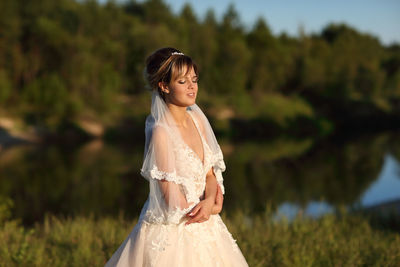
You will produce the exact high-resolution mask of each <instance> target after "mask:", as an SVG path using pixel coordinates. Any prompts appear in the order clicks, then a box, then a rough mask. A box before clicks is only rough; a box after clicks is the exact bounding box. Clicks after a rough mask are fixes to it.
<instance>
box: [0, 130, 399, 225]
mask: <svg viewBox="0 0 400 267" xmlns="http://www.w3.org/2000/svg"><path fill="white" fill-rule="evenodd" d="M398 136H399V134H393V133H392V134H381V135H376V136H366V137H362V138H357V139H352V140H350V141H343V140H342V139H332V140H325V141H323V142H317V141H315V140H312V139H303V140H293V139H290V138H279V139H275V140H271V141H268V142H264V143H254V142H246V143H236V144H232V143H224V142H222V143H221V147H222V149H223V151H224V153H225V160H226V164H227V171H226V173H225V176H224V177H225V186H226V189H227V194H226V195H225V206H224V208H225V211H227V212H230V211H233V210H236V209H241V210H245V211H247V212H248V213H250V214H253V213H257V212H263V211H264V210H265V208H266V207H267V206H268V207H269V208H270V209H272V211H273V212H275V213H276V216H280V215H281V214H284V215H285V216H287V217H289V218H290V217H293V216H294V215H295V214H297V213H298V212H299V211H301V212H302V213H304V214H307V215H310V216H318V215H320V214H322V213H325V212H332V211H333V210H334V209H335V207H337V206H341V205H352V204H354V203H360V204H361V205H365V206H368V205H374V204H377V203H378V202H380V201H386V200H389V199H396V198H397V199H400V179H399V173H400V171H399V169H400V167H399V162H398V160H399V158H400V142H399V141H397V140H400V139H399V138H396V137H398ZM142 156H143V144H142V143H141V142H139V143H137V144H130V145H129V146H128V145H127V146H120V145H110V144H105V143H103V142H102V141H101V140H98V141H94V142H90V143H88V144H86V145H84V146H79V147H71V146H67V145H66V146H62V145H61V146H45V147H36V146H16V147H12V148H9V149H7V150H5V151H3V152H1V153H0V195H1V196H5V197H10V198H12V199H13V200H14V202H15V209H14V216H15V217H18V218H22V219H23V221H24V222H25V223H27V224H29V223H33V222H35V221H38V220H41V219H42V218H43V216H44V214H45V213H47V212H50V213H55V214H58V215H60V214H61V215H73V214H93V215H94V216H104V215H109V216H117V215H118V214H119V213H120V212H123V213H125V214H126V215H127V216H128V217H135V216H137V215H138V214H139V212H140V209H141V207H142V205H143V203H144V201H145V200H146V197H147V194H148V185H147V182H146V181H145V180H144V179H143V178H142V177H141V176H140V173H139V172H140V167H141V163H142Z"/></svg>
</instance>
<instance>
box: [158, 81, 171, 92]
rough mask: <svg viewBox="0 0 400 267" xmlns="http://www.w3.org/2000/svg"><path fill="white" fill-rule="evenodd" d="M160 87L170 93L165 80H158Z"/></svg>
mask: <svg viewBox="0 0 400 267" xmlns="http://www.w3.org/2000/svg"><path fill="white" fill-rule="evenodd" d="M158 87H160V88H161V91H163V92H164V93H166V94H169V89H168V86H167V85H166V84H165V83H164V82H158Z"/></svg>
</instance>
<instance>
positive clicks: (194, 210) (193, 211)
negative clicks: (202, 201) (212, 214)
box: [187, 205, 201, 216]
mask: <svg viewBox="0 0 400 267" xmlns="http://www.w3.org/2000/svg"><path fill="white" fill-rule="evenodd" d="M200 208H201V205H196V206H195V207H194V208H193V209H192V210H191V211H190V212H189V213H188V214H187V215H188V216H194V215H196V213H197V212H198V211H199V210H200Z"/></svg>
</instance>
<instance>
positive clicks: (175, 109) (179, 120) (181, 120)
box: [167, 103, 188, 127]
mask: <svg viewBox="0 0 400 267" xmlns="http://www.w3.org/2000/svg"><path fill="white" fill-rule="evenodd" d="M167 107H168V109H169V111H170V112H171V114H172V117H173V118H174V120H175V122H176V124H177V126H178V127H187V118H188V117H187V113H186V107H180V106H177V105H174V104H171V103H167Z"/></svg>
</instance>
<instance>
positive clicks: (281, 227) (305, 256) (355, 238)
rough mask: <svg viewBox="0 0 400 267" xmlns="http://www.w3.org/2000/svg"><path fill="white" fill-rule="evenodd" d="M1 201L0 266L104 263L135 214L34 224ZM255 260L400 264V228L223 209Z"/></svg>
mask: <svg viewBox="0 0 400 267" xmlns="http://www.w3.org/2000/svg"><path fill="white" fill-rule="evenodd" d="M6 204H7V202H5V204H4V202H3V203H2V204H1V203H0V213H1V214H0V266H103V265H104V263H105V262H106V260H107V259H108V258H109V257H110V256H111V255H112V253H113V252H114V251H115V249H116V248H117V247H118V246H119V245H120V244H121V242H122V241H123V240H124V239H125V237H126V236H127V235H128V233H129V232H130V231H131V230H132V228H133V226H134V224H135V223H136V220H128V219H125V218H124V217H123V216H119V217H118V218H101V219H94V218H93V217H91V216H87V217H74V218H57V217H54V216H51V215H49V216H46V217H45V219H44V221H43V222H42V223H40V224H36V225H34V226H32V227H29V228H26V227H24V226H22V225H21V224H20V223H19V222H18V220H11V219H10V218H9V212H7V209H6V208H4V206H5V205H6ZM222 217H223V220H224V222H225V223H226V225H227V226H228V229H229V230H230V232H231V233H232V235H233V236H234V238H235V239H237V242H238V244H239V246H240V248H241V250H242V252H243V254H244V255H245V257H246V259H247V261H248V263H249V265H250V266H324V267H326V266H400V234H399V232H397V231H393V230H390V229H386V230H385V229H380V228H377V227H374V226H372V225H373V224H371V223H370V221H369V220H368V219H367V218H366V217H364V216H360V215H349V214H347V215H326V216H324V217H321V218H319V219H310V218H302V217H297V218H296V219H294V220H293V221H291V222H289V221H287V220H286V219H285V218H282V219H278V220H276V219H272V216H271V214H267V213H266V214H264V215H258V216H252V217H247V216H245V215H244V214H243V213H241V212H237V213H235V214H230V217H227V216H226V214H224V213H223V214H222Z"/></svg>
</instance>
